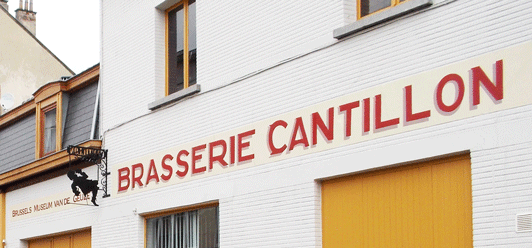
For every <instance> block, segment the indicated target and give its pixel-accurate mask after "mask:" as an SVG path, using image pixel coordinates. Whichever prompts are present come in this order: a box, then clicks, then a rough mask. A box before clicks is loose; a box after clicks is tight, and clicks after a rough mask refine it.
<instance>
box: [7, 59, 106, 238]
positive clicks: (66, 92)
mask: <svg viewBox="0 0 532 248" xmlns="http://www.w3.org/2000/svg"><path fill="white" fill-rule="evenodd" d="M98 80H99V65H95V66H93V67H91V68H89V69H87V70H86V71H84V72H82V73H80V74H78V75H75V76H74V77H72V78H70V79H68V80H60V81H55V82H50V83H47V84H45V85H43V86H42V87H40V88H39V89H38V90H37V91H36V92H35V93H34V94H33V96H34V97H33V98H32V99H31V100H30V101H27V102H25V103H23V104H22V105H20V106H18V107H16V108H14V109H13V110H11V111H9V112H7V113H6V114H4V115H2V116H1V117H0V140H1V142H0V151H1V152H0V173H1V174H0V190H1V193H0V204H1V206H2V207H1V210H2V217H1V218H0V227H1V229H0V236H1V239H2V240H3V241H4V247H47V246H46V245H47V244H53V243H55V244H56V245H59V244H63V245H64V244H70V243H72V244H73V247H91V243H90V242H91V234H90V231H91V230H90V228H84V229H79V230H78V229H76V232H75V233H66V234H65V233H63V234H62V235H60V236H59V237H58V238H55V239H53V238H43V237H41V236H42V235H41V234H42V231H43V229H41V230H39V229H35V228H33V227H34V226H33V224H35V223H36V220H37V219H38V218H42V217H44V218H50V217H52V218H53V219H65V218H66V219H68V216H69V214H68V213H70V214H74V216H75V215H82V216H86V217H85V218H92V217H90V216H91V215H92V214H93V213H94V212H95V211H97V209H96V208H95V207H86V206H89V204H90V206H95V205H97V203H92V202H91V201H92V197H91V196H90V194H92V195H98V193H97V192H96V191H92V190H88V189H93V188H94V187H95V186H91V185H81V184H83V183H80V182H82V181H87V182H90V184H96V183H94V182H93V181H92V179H96V180H98V181H101V180H99V179H100V178H98V177H97V175H98V174H97V172H96V171H97V169H96V168H93V167H94V166H93V165H94V163H100V161H101V160H98V161H96V160H90V159H81V157H80V156H76V155H75V154H78V155H79V152H78V153H74V152H73V151H72V150H78V151H79V150H85V151H87V150H93V149H94V150H98V149H100V148H101V146H102V141H101V139H100V138H99V132H98V131H97V130H98V114H97V113H98V108H99V106H98V97H97V95H98V89H99V88H98ZM69 147H70V148H69ZM91 166H92V167H91ZM87 167H90V168H88V169H87ZM88 175H91V176H90V179H87V178H89V176H88ZM102 179H103V177H102ZM72 185H74V186H77V187H80V188H76V187H74V186H72ZM73 187H74V189H76V190H77V192H78V194H77V196H76V195H75V194H74V192H75V191H74V189H73ZM96 189H97V188H96ZM81 192H83V194H81ZM104 195H105V194H102V193H100V194H99V196H100V197H101V196H104ZM69 203H71V204H69ZM74 203H75V204H74ZM80 205H82V206H80ZM65 211H66V212H65ZM50 214H51V215H50ZM72 217H73V216H72ZM75 219H76V220H82V219H83V218H80V217H79V216H77V217H75ZM47 222H48V223H53V221H47ZM73 224H75V223H73ZM65 227H68V225H66V226H65V225H60V226H55V227H53V226H48V227H46V228H45V229H44V230H46V231H47V232H49V231H51V232H62V231H61V230H62V229H63V228H65ZM54 228H55V230H54ZM28 234H29V235H31V236H33V237H39V239H28V237H29V236H28ZM67 247H69V246H67Z"/></svg>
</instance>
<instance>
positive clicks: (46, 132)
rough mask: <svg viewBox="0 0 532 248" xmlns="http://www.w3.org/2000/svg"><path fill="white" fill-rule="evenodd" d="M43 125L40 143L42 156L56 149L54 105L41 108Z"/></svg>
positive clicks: (55, 114) (55, 113)
mask: <svg viewBox="0 0 532 248" xmlns="http://www.w3.org/2000/svg"><path fill="white" fill-rule="evenodd" d="M42 112H43V114H42V115H43V118H42V119H43V125H42V128H43V130H42V135H43V138H42V145H43V149H42V151H43V154H42V155H43V156H44V155H47V154H50V153H52V152H55V150H56V126H57V125H56V123H57V117H56V116H57V112H56V108H55V105H52V106H50V107H48V108H46V109H43V111H42Z"/></svg>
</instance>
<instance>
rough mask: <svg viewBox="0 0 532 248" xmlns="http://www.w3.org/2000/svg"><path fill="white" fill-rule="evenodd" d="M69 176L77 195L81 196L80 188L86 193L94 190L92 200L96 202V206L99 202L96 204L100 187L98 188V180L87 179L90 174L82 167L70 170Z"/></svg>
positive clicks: (93, 202)
mask: <svg viewBox="0 0 532 248" xmlns="http://www.w3.org/2000/svg"><path fill="white" fill-rule="evenodd" d="M67 176H68V178H70V180H72V192H74V194H75V195H76V196H79V193H80V192H79V190H78V188H79V189H80V190H81V192H83V194H84V195H87V194H88V193H89V192H92V200H91V202H92V204H94V206H98V204H96V194H98V190H99V189H100V188H98V181H97V180H89V179H87V178H89V176H87V174H86V173H85V172H83V171H81V170H80V169H77V170H75V171H72V170H71V171H69V172H68V173H67Z"/></svg>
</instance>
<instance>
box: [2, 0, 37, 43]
mask: <svg viewBox="0 0 532 248" xmlns="http://www.w3.org/2000/svg"><path fill="white" fill-rule="evenodd" d="M0 1H6V0H0ZM15 13H16V18H17V20H18V21H19V22H20V23H21V24H22V25H23V26H24V27H25V28H26V29H28V30H29V31H30V33H32V34H33V35H36V33H37V30H36V23H35V21H36V19H35V14H37V13H36V12H33V0H30V2H29V9H28V0H24V8H23V7H22V0H20V2H19V5H18V9H17V10H15Z"/></svg>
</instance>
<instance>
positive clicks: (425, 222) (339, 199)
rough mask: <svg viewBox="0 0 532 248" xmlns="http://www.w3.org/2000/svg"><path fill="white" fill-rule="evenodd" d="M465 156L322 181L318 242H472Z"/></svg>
mask: <svg viewBox="0 0 532 248" xmlns="http://www.w3.org/2000/svg"><path fill="white" fill-rule="evenodd" d="M471 199H472V198H471V165H470V159H469V156H468V155H467V156H457V157H452V158H446V159H440V160H434V161H430V162H424V163H417V164H413V165H407V166H401V167H396V168H391V169H385V170H379V171H374V172H369V173H362V174H357V175H353V176H347V177H342V178H337V179H332V180H326V181H323V182H322V218H323V222H322V223H323V228H322V230H323V247H324V248H327V247H472V245H473V241H472V240H473V237H472V205H471Z"/></svg>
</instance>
